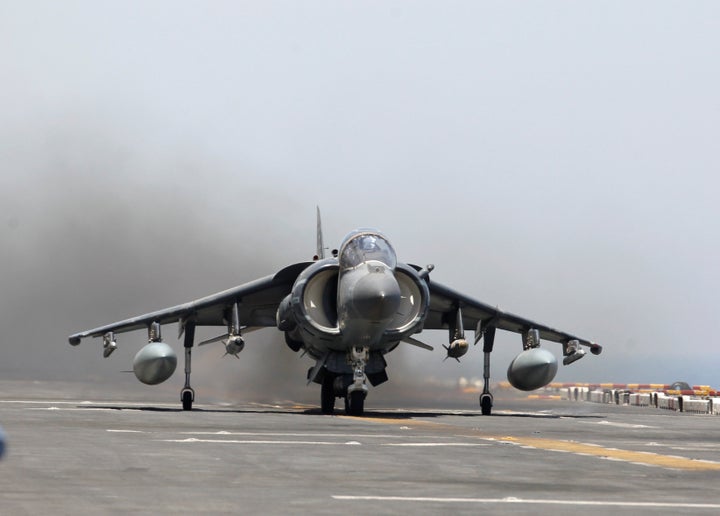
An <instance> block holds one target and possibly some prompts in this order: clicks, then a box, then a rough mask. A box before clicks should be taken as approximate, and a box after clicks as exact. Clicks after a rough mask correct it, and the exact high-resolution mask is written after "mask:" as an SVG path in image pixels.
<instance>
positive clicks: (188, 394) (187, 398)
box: [180, 322, 195, 410]
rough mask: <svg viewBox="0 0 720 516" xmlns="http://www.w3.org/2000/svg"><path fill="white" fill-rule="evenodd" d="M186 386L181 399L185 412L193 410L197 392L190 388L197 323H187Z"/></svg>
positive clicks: (181, 392) (185, 342) (185, 344)
mask: <svg viewBox="0 0 720 516" xmlns="http://www.w3.org/2000/svg"><path fill="white" fill-rule="evenodd" d="M184 330H185V341H184V346H185V386H184V387H183V389H182V391H180V399H181V400H182V407H183V410H192V404H193V401H195V391H194V390H193V388H192V387H190V366H191V362H192V347H193V341H194V340H195V323H193V322H186V323H185V328H184Z"/></svg>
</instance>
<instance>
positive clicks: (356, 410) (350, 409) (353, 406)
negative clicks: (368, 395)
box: [345, 391, 365, 416]
mask: <svg viewBox="0 0 720 516" xmlns="http://www.w3.org/2000/svg"><path fill="white" fill-rule="evenodd" d="M364 411H365V393H364V392H362V391H355V392H351V393H350V394H348V395H347V396H346V397H345V412H347V413H348V414H349V415H351V416H362V415H363V412H364Z"/></svg>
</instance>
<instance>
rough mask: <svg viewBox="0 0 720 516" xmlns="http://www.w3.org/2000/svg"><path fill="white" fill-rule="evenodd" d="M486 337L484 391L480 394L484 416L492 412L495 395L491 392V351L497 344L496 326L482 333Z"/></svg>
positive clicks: (481, 409)
mask: <svg viewBox="0 0 720 516" xmlns="http://www.w3.org/2000/svg"><path fill="white" fill-rule="evenodd" d="M482 336H484V337H485V342H484V344H483V391H482V394H481V395H480V412H481V413H482V415H483V416H489V415H490V414H491V413H492V406H493V395H492V394H490V353H492V350H493V345H494V344H495V327H494V326H488V327H487V328H485V330H484V331H483V332H482V333H480V337H482Z"/></svg>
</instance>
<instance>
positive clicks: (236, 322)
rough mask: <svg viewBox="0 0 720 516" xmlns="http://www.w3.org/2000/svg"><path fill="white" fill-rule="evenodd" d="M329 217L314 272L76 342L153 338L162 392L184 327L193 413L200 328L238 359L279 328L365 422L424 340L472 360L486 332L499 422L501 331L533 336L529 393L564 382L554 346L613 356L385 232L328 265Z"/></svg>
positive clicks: (330, 395)
mask: <svg viewBox="0 0 720 516" xmlns="http://www.w3.org/2000/svg"><path fill="white" fill-rule="evenodd" d="M324 254H325V253H324V247H323V240H322V231H321V225H320V212H319V210H318V230H317V255H316V256H315V259H314V260H313V261H311V262H302V263H296V264H293V265H290V266H288V267H286V268H284V269H282V270H281V271H280V272H278V273H277V274H274V275H271V276H267V277H265V278H261V279H258V280H256V281H252V282H250V283H245V284H244V285H240V286H237V287H235V288H231V289H229V290H225V291H223V292H219V293H217V294H213V295H210V296H207V297H204V298H202V299H198V300H196V301H192V302H189V303H186V304H182V305H178V306H174V307H171V308H166V309H164V310H158V311H157V312H152V313H148V314H145V315H141V316H138V317H133V318H131V319H126V320H124V321H119V322H116V323H112V324H108V325H105V326H100V327H99V328H95V329H92V330H87V331H83V332H80V333H76V334H74V335H71V336H70V337H69V340H70V344H72V345H73V346H77V345H78V344H80V341H81V339H83V338H85V337H102V342H103V353H104V356H105V357H108V356H110V354H111V353H112V352H113V351H114V350H115V349H116V348H117V340H116V334H118V333H124V332H128V331H133V330H140V329H145V330H146V331H147V332H148V341H149V342H148V344H146V345H145V346H144V347H143V348H142V349H140V351H139V352H138V353H137V355H135V358H134V360H133V370H134V372H135V375H136V376H137V378H138V379H139V380H140V381H141V382H143V383H146V384H149V385H155V384H158V383H161V382H164V381H165V380H167V379H168V378H169V377H170V376H171V375H172V374H173V372H174V371H175V368H176V365H177V355H176V353H175V351H174V350H173V349H172V347H170V346H169V345H168V344H166V343H164V342H163V340H162V333H161V327H162V326H163V325H166V324H170V323H178V325H179V335H180V337H183V336H184V340H183V342H184V350H185V386H184V387H183V389H182V391H181V394H180V397H181V400H182V406H183V409H185V410H191V409H192V405H193V402H194V400H195V391H194V390H193V388H192V387H191V386H190V369H191V357H192V353H191V352H192V348H193V346H194V345H195V329H196V327H198V326H224V327H226V328H227V333H225V334H223V335H221V336H219V337H216V338H214V339H210V340H207V341H204V342H201V343H199V345H203V344H208V343H211V342H218V341H221V342H222V343H223V344H224V345H225V350H226V354H227V355H233V356H235V357H237V356H238V353H240V352H241V351H242V349H243V347H244V345H245V343H244V340H243V334H244V333H248V332H251V331H254V330H258V329H260V328H264V327H275V328H277V329H278V330H280V331H282V332H283V333H284V334H285V341H286V343H287V345H288V346H289V347H290V349H292V350H293V351H296V352H297V351H300V350H304V351H305V353H306V354H307V355H308V356H309V357H311V358H312V359H313V360H315V365H314V367H311V368H310V370H309V371H308V383H310V382H315V383H317V384H320V386H321V388H320V392H321V394H320V405H321V409H322V412H323V413H325V414H332V413H333V412H334V410H335V401H336V398H342V399H344V401H345V411H346V413H348V414H351V415H362V413H363V410H364V404H365V397H366V395H367V392H368V383H369V384H370V385H373V386H375V385H378V384H381V383H383V382H385V381H386V380H387V379H388V376H387V373H386V371H385V370H386V366H387V363H386V361H385V355H386V354H388V353H390V352H391V351H393V350H394V349H396V348H397V347H398V346H400V345H401V344H403V343H407V344H410V345H413V346H417V347H420V348H424V349H428V350H432V349H433V348H432V347H431V346H429V345H427V344H425V343H423V342H421V341H420V340H418V339H416V338H415V337H414V335H416V334H418V333H420V332H421V331H422V330H431V329H433V330H434V329H445V330H447V331H448V344H447V345H444V346H443V347H444V348H445V349H446V351H447V356H446V358H455V359H457V358H459V357H461V356H463V355H464V354H465V353H466V352H467V350H468V341H467V340H466V339H465V328H472V329H474V343H475V344H477V343H478V342H480V340H481V339H483V352H484V368H483V378H484V388H483V392H482V394H481V395H480V407H481V412H482V414H484V415H489V414H490V413H491V411H492V406H493V397H492V394H491V393H490V389H489V380H490V353H491V352H492V350H493V344H494V341H495V331H496V330H497V329H501V330H507V331H511V332H515V333H518V334H520V335H521V336H522V348H523V350H522V352H521V353H520V354H519V355H518V356H517V357H515V359H514V360H513V361H512V362H511V363H510V366H509V367H508V373H507V374H508V380H509V382H510V383H511V384H512V385H513V386H514V387H515V388H517V389H520V390H524V391H530V390H535V389H538V388H540V387H544V386H545V385H547V384H548V383H550V382H551V381H552V379H553V378H554V377H555V373H556V372H557V367H558V365H557V359H556V358H555V355H554V354H553V353H551V352H550V351H548V350H546V349H543V348H541V347H540V340H541V339H545V340H549V341H552V342H558V343H560V344H561V345H562V350H563V355H564V359H563V363H564V364H565V365H568V364H570V363H572V362H575V361H576V360H578V359H580V358H582V357H583V356H584V355H585V350H584V349H583V346H584V347H588V348H589V349H590V351H591V352H592V353H593V354H595V355H598V354H600V352H601V351H602V347H601V346H599V345H598V344H595V343H594V342H591V341H589V340H586V339H583V338H580V337H576V336H574V335H571V334H569V333H566V332H563V331H559V330H555V329H553V328H550V327H549V326H546V325H544V324H539V323H536V322H534V321H531V320H529V319H525V318H524V317H520V316H517V315H514V314H511V313H508V312H503V311H501V310H499V309H498V308H496V307H493V306H491V305H488V304H485V303H482V302H480V301H477V300H475V299H473V298H471V297H468V296H466V295H464V294H461V293H459V292H457V291H455V290H453V289H451V288H449V287H446V286H444V285H441V284H440V283H437V282H435V281H431V280H430V272H431V271H432V270H433V266H432V265H428V266H426V267H419V266H416V265H412V264H405V263H402V262H399V261H398V260H397V257H396V254H395V250H394V249H393V247H392V245H391V244H390V241H389V240H388V239H387V238H386V237H385V235H383V234H382V233H381V232H379V231H377V230H374V229H357V230H355V231H353V232H351V233H350V234H349V235H347V236H346V237H345V239H344V240H343V242H342V245H341V246H340V249H339V250H338V251H333V252H332V256H330V257H327V258H326V257H325V256H324Z"/></svg>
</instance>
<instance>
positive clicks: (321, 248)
mask: <svg viewBox="0 0 720 516" xmlns="http://www.w3.org/2000/svg"><path fill="white" fill-rule="evenodd" d="M316 208H317V249H316V254H315V256H316V257H317V258H316V259H318V260H322V259H323V258H325V246H324V245H323V235H322V221H321V220H320V206H316Z"/></svg>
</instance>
